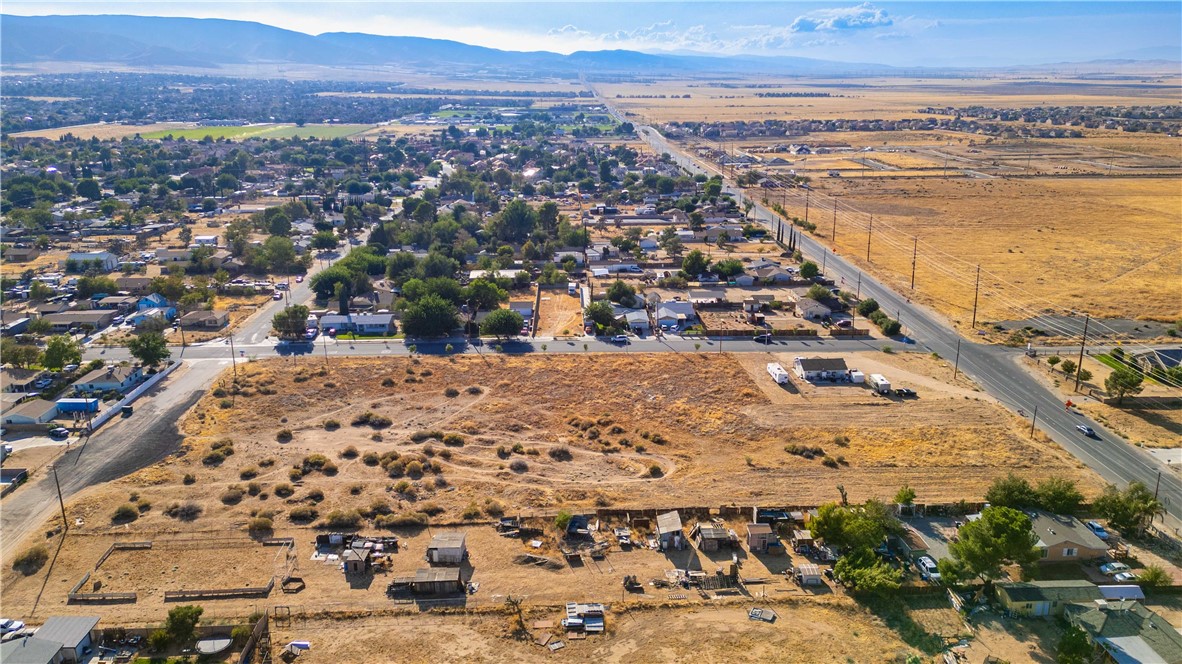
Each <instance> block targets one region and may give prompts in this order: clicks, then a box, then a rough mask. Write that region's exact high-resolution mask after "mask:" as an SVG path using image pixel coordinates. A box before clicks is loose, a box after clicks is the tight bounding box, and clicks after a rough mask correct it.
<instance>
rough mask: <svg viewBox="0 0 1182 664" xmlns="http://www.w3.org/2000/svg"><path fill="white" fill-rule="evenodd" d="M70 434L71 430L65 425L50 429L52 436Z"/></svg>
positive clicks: (61, 436)
mask: <svg viewBox="0 0 1182 664" xmlns="http://www.w3.org/2000/svg"><path fill="white" fill-rule="evenodd" d="M69 435H70V431H69V430H68V429H66V428H64V427H54V428H52V429H50V430H49V437H50V438H66V437H68V436H69Z"/></svg>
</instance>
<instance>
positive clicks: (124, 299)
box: [94, 295, 140, 314]
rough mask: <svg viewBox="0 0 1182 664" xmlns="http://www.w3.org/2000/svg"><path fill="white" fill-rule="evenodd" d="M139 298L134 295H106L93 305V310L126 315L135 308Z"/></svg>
mask: <svg viewBox="0 0 1182 664" xmlns="http://www.w3.org/2000/svg"><path fill="white" fill-rule="evenodd" d="M139 300H140V299H139V298H138V297H135V296H134V295H108V296H107V297H104V298H102V299H101V300H99V301H98V302H95V303H94V308H95V309H114V310H115V311H118V312H119V313H121V314H122V313H127V312H128V311H131V310H132V309H135V308H136V304H137V303H139Z"/></svg>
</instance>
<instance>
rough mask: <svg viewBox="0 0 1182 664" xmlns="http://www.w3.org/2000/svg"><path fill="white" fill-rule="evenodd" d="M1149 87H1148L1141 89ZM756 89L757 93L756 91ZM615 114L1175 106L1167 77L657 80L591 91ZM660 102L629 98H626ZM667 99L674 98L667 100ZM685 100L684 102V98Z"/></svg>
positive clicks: (869, 114) (691, 116)
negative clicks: (791, 94)
mask: <svg viewBox="0 0 1182 664" xmlns="http://www.w3.org/2000/svg"><path fill="white" fill-rule="evenodd" d="M1148 81H1152V82H1148ZM757 86H762V87H757ZM595 89H596V91H597V92H599V93H600V94H601V95H602V96H603V97H604V98H605V99H607V100H608V101H610V102H611V103H612V104H613V105H615V106H617V107H618V108H619V109H620V110H622V111H625V112H631V113H635V114H637V115H639V116H640V117H642V118H644V119H645V120H647V121H651V122H669V121H675V120H684V121H695V122H698V121H702V120H764V119H791V118H815V119H829V118H847V119H876V118H877V119H895V118H903V117H916V116H917V113H916V109H920V108H926V107H928V106H932V107H937V108H939V107H944V106H974V105H979V106H991V107H998V108H1018V107H1026V106H1040V105H1058V106H1073V105H1075V106H1090V105H1112V106H1120V105H1153V104H1162V105H1165V104H1176V103H1177V102H1178V82H1177V78H1176V76H1174V77H1147V82H1137V83H1130V82H1126V81H1094V80H1072V79H1069V78H1062V79H1054V80H1049V79H1047V80H1030V79H1029V78H1024V79H1022V80H1017V79H1007V78H994V79H969V80H965V79H955V80H953V79H926V80H925V79H904V78H890V79H874V78H867V79H857V80H856V81H832V80H823V79H786V78H775V77H768V78H756V77H752V78H749V79H742V80H737V81H726V82H719V81H708V80H703V81H656V82H653V83H618V84H615V83H612V84H596V85H595ZM785 92H799V93H813V94H829V95H832V96H830V97H776V98H771V97H759V96H757V94H758V93H785ZM641 95H643V96H648V97H658V96H659V95H665V96H666V98H663V99H662V98H630V96H641ZM673 95H677V96H679V97H681V98H677V99H674V98H672V96H673ZM686 95H688V98H684V97H685V96H686Z"/></svg>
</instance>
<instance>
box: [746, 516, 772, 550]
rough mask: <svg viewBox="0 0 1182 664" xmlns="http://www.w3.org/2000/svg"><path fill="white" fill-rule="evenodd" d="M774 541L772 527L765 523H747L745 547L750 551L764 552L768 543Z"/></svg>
mask: <svg viewBox="0 0 1182 664" xmlns="http://www.w3.org/2000/svg"><path fill="white" fill-rule="evenodd" d="M775 541H776V536H775V534H773V533H772V527H771V526H769V525H768V524H766V523H749V524H747V548H748V549H751V550H752V551H758V552H760V553H766V552H767V549H768V545H769V544H771V543H772V542H775Z"/></svg>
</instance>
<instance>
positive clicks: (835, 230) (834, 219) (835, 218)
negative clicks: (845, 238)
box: [833, 196, 837, 251]
mask: <svg viewBox="0 0 1182 664" xmlns="http://www.w3.org/2000/svg"><path fill="white" fill-rule="evenodd" d="M833 250H834V251H837V197H836V196H834V197H833Z"/></svg>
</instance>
